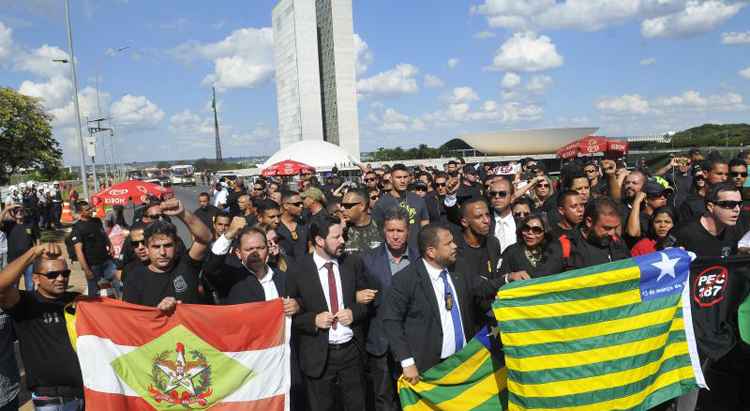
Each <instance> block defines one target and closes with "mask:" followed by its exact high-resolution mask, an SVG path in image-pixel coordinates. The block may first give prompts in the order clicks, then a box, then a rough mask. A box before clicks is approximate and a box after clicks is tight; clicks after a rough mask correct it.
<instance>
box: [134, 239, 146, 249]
mask: <svg viewBox="0 0 750 411" xmlns="http://www.w3.org/2000/svg"><path fill="white" fill-rule="evenodd" d="M145 244H146V240H130V245H132V246H133V247H134V248H138V247H140V246H142V245H145Z"/></svg>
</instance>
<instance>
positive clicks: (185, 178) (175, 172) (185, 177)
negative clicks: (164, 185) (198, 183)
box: [169, 165, 195, 186]
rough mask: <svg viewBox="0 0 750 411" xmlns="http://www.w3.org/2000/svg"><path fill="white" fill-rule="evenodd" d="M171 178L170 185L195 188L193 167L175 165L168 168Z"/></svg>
mask: <svg viewBox="0 0 750 411" xmlns="http://www.w3.org/2000/svg"><path fill="white" fill-rule="evenodd" d="M169 171H170V174H171V177H170V181H171V183H172V185H174V186H176V185H180V186H195V176H194V175H193V174H194V170H193V166H191V165H176V166H172V167H170V168H169Z"/></svg>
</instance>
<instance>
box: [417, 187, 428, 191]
mask: <svg viewBox="0 0 750 411" xmlns="http://www.w3.org/2000/svg"><path fill="white" fill-rule="evenodd" d="M414 191H427V189H426V188H424V187H415V188H414Z"/></svg>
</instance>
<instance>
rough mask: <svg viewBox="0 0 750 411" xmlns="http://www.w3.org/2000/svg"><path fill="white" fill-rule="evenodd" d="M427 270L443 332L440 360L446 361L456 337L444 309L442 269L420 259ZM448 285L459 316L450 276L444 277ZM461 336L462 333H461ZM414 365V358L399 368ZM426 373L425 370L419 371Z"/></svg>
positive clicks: (454, 287) (453, 346)
mask: <svg viewBox="0 0 750 411" xmlns="http://www.w3.org/2000/svg"><path fill="white" fill-rule="evenodd" d="M422 264H424V266H425V268H426V269H427V274H428V275H429V276H430V283H431V284H432V290H433V291H434V292H435V299H436V300H437V305H438V312H439V313H440V328H441V329H442V330H443V345H442V348H441V349H440V359H441V360H443V359H446V358H448V357H450V356H451V355H453V354H454V353H455V352H456V336H455V333H454V329H453V317H452V316H451V312H450V311H449V310H446V309H445V285H444V284H443V279H442V278H440V273H441V272H442V271H443V269H442V268H435V267H433V266H432V265H430V264H429V263H428V262H427V261H425V260H424V259H422ZM446 278H447V280H448V284H450V286H451V288H452V289H453V293H452V294H453V303H454V304H456V307H458V315H459V316H460V315H461V305H460V304H459V303H458V291H456V286H455V285H453V280H452V279H451V276H450V274H448V275H447V276H446ZM462 334H463V331H462ZM462 342H463V345H466V336H465V335H464V338H463V341H462ZM411 365H414V358H407V359H404V360H402V361H401V367H403V368H406V367H408V366H411ZM421 371H426V370H421Z"/></svg>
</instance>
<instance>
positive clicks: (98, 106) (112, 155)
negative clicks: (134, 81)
mask: <svg viewBox="0 0 750 411" xmlns="http://www.w3.org/2000/svg"><path fill="white" fill-rule="evenodd" d="M129 48H130V46H124V47H118V48H116V49H108V50H107V55H109V56H113V55H115V54H117V53H121V52H123V51H125V50H127V49H129ZM110 50H111V51H112V52H111V54H110V53H109V52H110ZM100 75H101V58H99V59H97V67H96V109H97V111H98V113H99V118H100V119H101V118H102V106H101V98H100V94H99V76H100ZM107 114H108V115H109V114H110V113H109V110H108V111H107ZM108 120H110V126H111V119H108ZM97 126H98V127H99V128H100V129H101V124H97ZM106 130H109V132H110V135H109V139H110V140H109V147H110V153H109V154H110V160H111V161H110V167H109V171H110V172H111V173H112V176H113V177H114V178H115V179H117V174H116V169H117V164H116V160H115V144H114V139H115V135H114V130H113V129H112V128H107V129H106ZM102 150H103V151H104V179H105V182H106V181H107V180H108V179H109V176H108V175H107V154H106V142H104V141H102Z"/></svg>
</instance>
